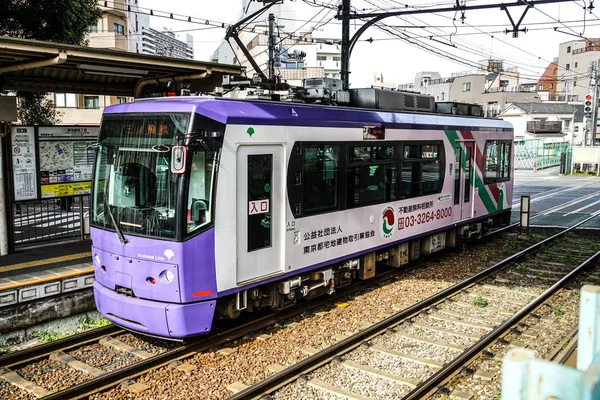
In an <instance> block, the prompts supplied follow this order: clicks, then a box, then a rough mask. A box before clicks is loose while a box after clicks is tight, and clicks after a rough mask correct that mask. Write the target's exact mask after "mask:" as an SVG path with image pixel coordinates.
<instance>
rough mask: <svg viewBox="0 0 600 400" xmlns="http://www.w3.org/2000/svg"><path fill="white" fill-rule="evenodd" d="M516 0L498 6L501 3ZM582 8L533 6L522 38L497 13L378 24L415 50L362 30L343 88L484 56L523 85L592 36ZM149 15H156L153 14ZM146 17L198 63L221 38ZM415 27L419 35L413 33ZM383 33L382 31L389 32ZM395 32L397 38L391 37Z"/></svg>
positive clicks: (451, 67)
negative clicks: (182, 34) (501, 63)
mask: <svg viewBox="0 0 600 400" xmlns="http://www.w3.org/2000/svg"><path fill="white" fill-rule="evenodd" d="M307 1H310V2H311V3H312V2H316V3H317V4H325V5H327V4H329V5H331V6H336V5H337V4H338V0H307ZM517 1H518V0H504V2H505V3H507V4H508V3H513V2H517ZM285 2H286V4H288V7H292V9H293V10H294V11H295V12H296V15H295V16H294V18H296V19H298V20H310V19H311V18H313V17H315V15H316V14H317V13H318V12H319V11H321V7H311V6H309V5H307V4H306V3H305V2H304V1H302V0H294V1H292V0H285ZM501 2H502V1H500V0H496V1H494V0H491V1H488V0H486V1H482V0H472V1H467V4H468V5H481V4H497V3H501ZM461 3H462V1H461ZM241 4H242V1H241V0H218V1H214V0H197V1H195V2H191V1H189V0H170V1H169V2H165V1H164V0H163V1H159V0H139V5H140V6H141V7H147V8H152V9H154V10H156V11H158V10H160V11H167V12H172V13H175V14H182V15H187V16H191V17H192V18H194V19H195V18H198V19H209V20H213V21H220V22H225V23H231V22H235V20H236V19H237V18H238V16H239V14H240V11H241V7H242V6H241ZM404 4H405V2H402V5H404ZM406 4H409V5H411V6H413V7H416V8H427V7H451V6H452V4H454V2H452V1H450V0H439V1H432V0H425V1H414V0H413V1H408V2H406ZM583 4H584V2H583V1H579V2H574V1H571V2H565V3H559V4H548V5H539V6H537V7H536V8H532V9H530V10H529V11H528V12H527V14H526V16H525V18H524V20H523V23H522V25H521V28H527V29H528V32H527V33H522V32H521V33H519V37H518V38H513V37H512V35H511V34H508V35H507V34H505V33H503V32H504V30H505V29H511V25H510V22H509V19H508V17H507V15H506V13H505V12H504V11H502V10H500V9H491V10H481V11H467V12H466V14H465V17H466V18H465V20H464V22H465V23H464V24H463V23H461V20H460V16H461V14H460V13H457V15H455V14H454V13H444V14H438V15H434V14H431V13H428V14H420V15H415V16H407V17H393V18H387V19H385V20H383V23H385V24H386V25H387V26H393V27H395V28H392V30H391V32H393V33H395V34H399V35H403V34H404V35H409V36H411V37H413V39H411V41H412V42H413V43H415V44H410V43H407V42H406V41H403V40H400V39H398V38H397V37H394V36H393V35H392V34H390V33H388V32H383V31H381V30H379V29H377V28H373V27H372V28H369V29H368V30H367V31H366V32H365V33H364V34H363V35H362V36H361V39H362V41H360V42H358V44H357V45H356V47H355V49H354V51H353V53H352V57H351V60H350V70H351V85H352V86H353V87H360V86H365V85H370V84H371V83H372V76H373V72H376V71H378V72H382V73H383V74H384V78H385V80H386V81H388V82H394V83H396V84H400V83H408V82H412V81H413V78H414V75H415V73H416V72H419V71H437V72H439V73H440V74H441V75H442V76H443V77H447V76H450V74H451V73H453V72H459V71H467V70H473V69H474V66H473V64H474V63H476V62H477V61H479V60H483V59H486V58H489V57H493V58H500V59H503V60H505V67H506V66H516V67H518V69H519V72H520V73H521V77H522V78H523V80H524V81H527V80H529V81H531V80H532V79H534V78H535V77H538V76H539V75H541V73H542V72H543V70H544V68H545V67H546V66H547V65H548V64H549V63H550V62H551V61H552V59H553V58H554V57H557V56H558V45H559V44H560V43H564V42H568V41H571V40H578V38H577V37H576V36H575V35H579V34H583V36H584V37H587V38H597V37H600V31H599V26H600V21H599V20H598V17H596V15H600V10H599V11H598V13H596V10H594V14H589V13H587V12H584V10H583V8H582V6H583ZM586 4H587V2H586ZM399 5H400V2H399V1H394V0H352V6H353V7H355V8H356V9H359V10H360V9H367V10H368V11H369V12H376V11H378V9H379V8H384V9H392V8H393V7H398V6H399ZM599 6H600V4H599ZM524 9H525V7H513V8H510V9H509V11H510V13H511V15H512V18H513V20H514V21H515V22H516V21H518V20H519V19H520V17H521V15H522V13H523V11H524ZM156 14H157V12H155V15H156ZM334 14H335V11H333V10H331V11H330V13H329V14H327V10H325V11H322V12H321V13H320V14H319V15H318V16H317V17H316V18H314V19H313V21H320V20H321V19H322V18H323V17H325V18H324V19H323V21H327V20H328V19H329V18H331V17H332V16H333V15H334ZM151 18H152V19H151V21H150V24H151V25H152V26H153V27H155V28H162V27H163V26H164V27H168V28H171V29H173V30H176V31H188V30H189V33H190V34H192V35H193V36H194V48H195V54H196V59H199V60H208V59H209V57H210V56H211V55H212V53H213V52H214V50H215V49H216V48H217V46H218V44H219V43H220V41H221V39H222V38H223V36H224V34H225V30H224V29H220V28H218V29H205V28H206V27H205V26H202V25H199V24H194V23H188V22H178V21H174V20H170V19H168V18H160V17H151ZM455 18H456V19H455ZM584 21H585V22H584ZM298 23H300V24H301V23H302V22H298ZM311 24H312V23H311ZM330 24H331V25H333V27H334V28H337V29H339V31H340V36H341V26H340V25H339V21H337V20H335V19H332V20H331V22H330ZM353 24H354V23H353ZM360 24H361V22H360V21H356V25H357V26H360ZM415 25H416V26H424V27H426V28H425V29H421V28H415V27H414V26H415ZM584 25H585V28H584ZM308 26H310V24H309V25H307V26H306V27H304V28H303V30H306V28H308ZM404 27H407V28H404ZM555 28H556V29H555ZM199 29H202V30H199ZM386 29H388V30H390V28H386ZM393 29H396V30H393ZM286 30H289V29H286ZM398 30H399V31H404V32H398ZM561 31H562V32H561ZM563 32H565V33H563ZM430 36H433V40H432V39H430ZM415 37H416V38H415ZM368 38H373V39H374V41H373V42H372V43H369V42H366V41H365V39H368ZM453 46H456V47H453ZM428 50H429V51H428ZM440 53H441V54H440Z"/></svg>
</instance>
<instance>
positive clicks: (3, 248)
mask: <svg viewBox="0 0 600 400" xmlns="http://www.w3.org/2000/svg"><path fill="white" fill-rule="evenodd" d="M7 135H10V130H9V131H8V132H7ZM2 142H3V140H2V138H0V256H5V255H7V254H8V227H7V225H6V221H7V220H6V207H5V204H6V193H5V190H4V185H5V183H6V177H5V176H4V163H5V162H6V161H8V160H5V159H4V158H5V157H3V156H2V155H3V154H4V153H3V149H2Z"/></svg>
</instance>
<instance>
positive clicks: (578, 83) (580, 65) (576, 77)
mask: <svg viewBox="0 0 600 400" xmlns="http://www.w3.org/2000/svg"><path fill="white" fill-rule="evenodd" d="M599 61H600V39H583V40H571V41H568V42H565V43H561V44H560V45H559V46H558V65H557V74H556V75H557V89H558V90H557V93H556V96H557V100H566V101H583V99H584V97H585V95H586V94H587V93H588V92H589V91H590V74H589V70H590V64H591V63H592V62H596V63H598V62H599Z"/></svg>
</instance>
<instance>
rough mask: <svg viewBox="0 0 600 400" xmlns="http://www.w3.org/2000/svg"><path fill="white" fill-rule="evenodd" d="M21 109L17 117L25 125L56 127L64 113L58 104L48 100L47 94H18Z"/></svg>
mask: <svg viewBox="0 0 600 400" xmlns="http://www.w3.org/2000/svg"><path fill="white" fill-rule="evenodd" d="M17 96H18V97H19V108H18V109H17V116H18V118H19V121H21V123H22V124H23V125H55V124H58V123H59V122H60V117H61V116H62V113H60V112H58V111H57V110H56V104H54V102H53V101H52V100H48V99H47V98H46V93H39V92H17Z"/></svg>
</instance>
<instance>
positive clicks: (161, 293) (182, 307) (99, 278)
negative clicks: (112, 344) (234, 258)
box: [91, 227, 217, 338]
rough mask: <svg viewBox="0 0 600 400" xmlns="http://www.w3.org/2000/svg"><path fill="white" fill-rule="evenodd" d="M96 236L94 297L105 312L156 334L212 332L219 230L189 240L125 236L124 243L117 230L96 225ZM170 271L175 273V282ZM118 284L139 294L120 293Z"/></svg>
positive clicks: (118, 319)
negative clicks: (126, 241)
mask: <svg viewBox="0 0 600 400" xmlns="http://www.w3.org/2000/svg"><path fill="white" fill-rule="evenodd" d="M91 236H92V243H93V246H92V258H93V263H94V272H95V275H96V283H95V284H94V295H95V297H96V305H97V307H98V310H99V311H100V312H101V313H102V314H104V315H106V316H107V317H108V318H109V319H110V320H112V321H113V322H115V323H117V324H119V325H122V326H125V327H127V328H130V329H134V330H138V331H141V332H145V333H147V334H152V335H163V336H171V337H178V338H182V337H186V336H190V335H192V334H198V333H201V332H208V331H210V326H211V323H212V318H213V315H214V309H215V304H214V303H215V301H211V300H214V299H216V297H217V288H216V278H215V257H214V248H215V246H214V229H209V230H208V231H206V232H203V233H201V234H199V235H197V236H195V237H193V238H191V239H189V240H187V241H185V242H174V241H165V240H157V239H150V238H143V237H136V236H132V235H125V236H126V238H127V239H128V240H129V243H127V244H122V243H121V242H120V241H119V239H118V236H117V234H116V233H115V232H112V231H105V230H101V229H97V228H94V227H92V229H91ZM105 249H111V251H106V250H105ZM166 271H171V272H172V273H173V279H172V281H170V282H169V281H168V280H167V279H166ZM152 279H153V280H154V282H155V283H151V282H152ZM117 286H119V287H120V289H131V291H132V292H133V294H134V295H135V297H127V296H124V295H121V294H118V293H116V292H115V290H116V289H117ZM186 303H187V304H186Z"/></svg>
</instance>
